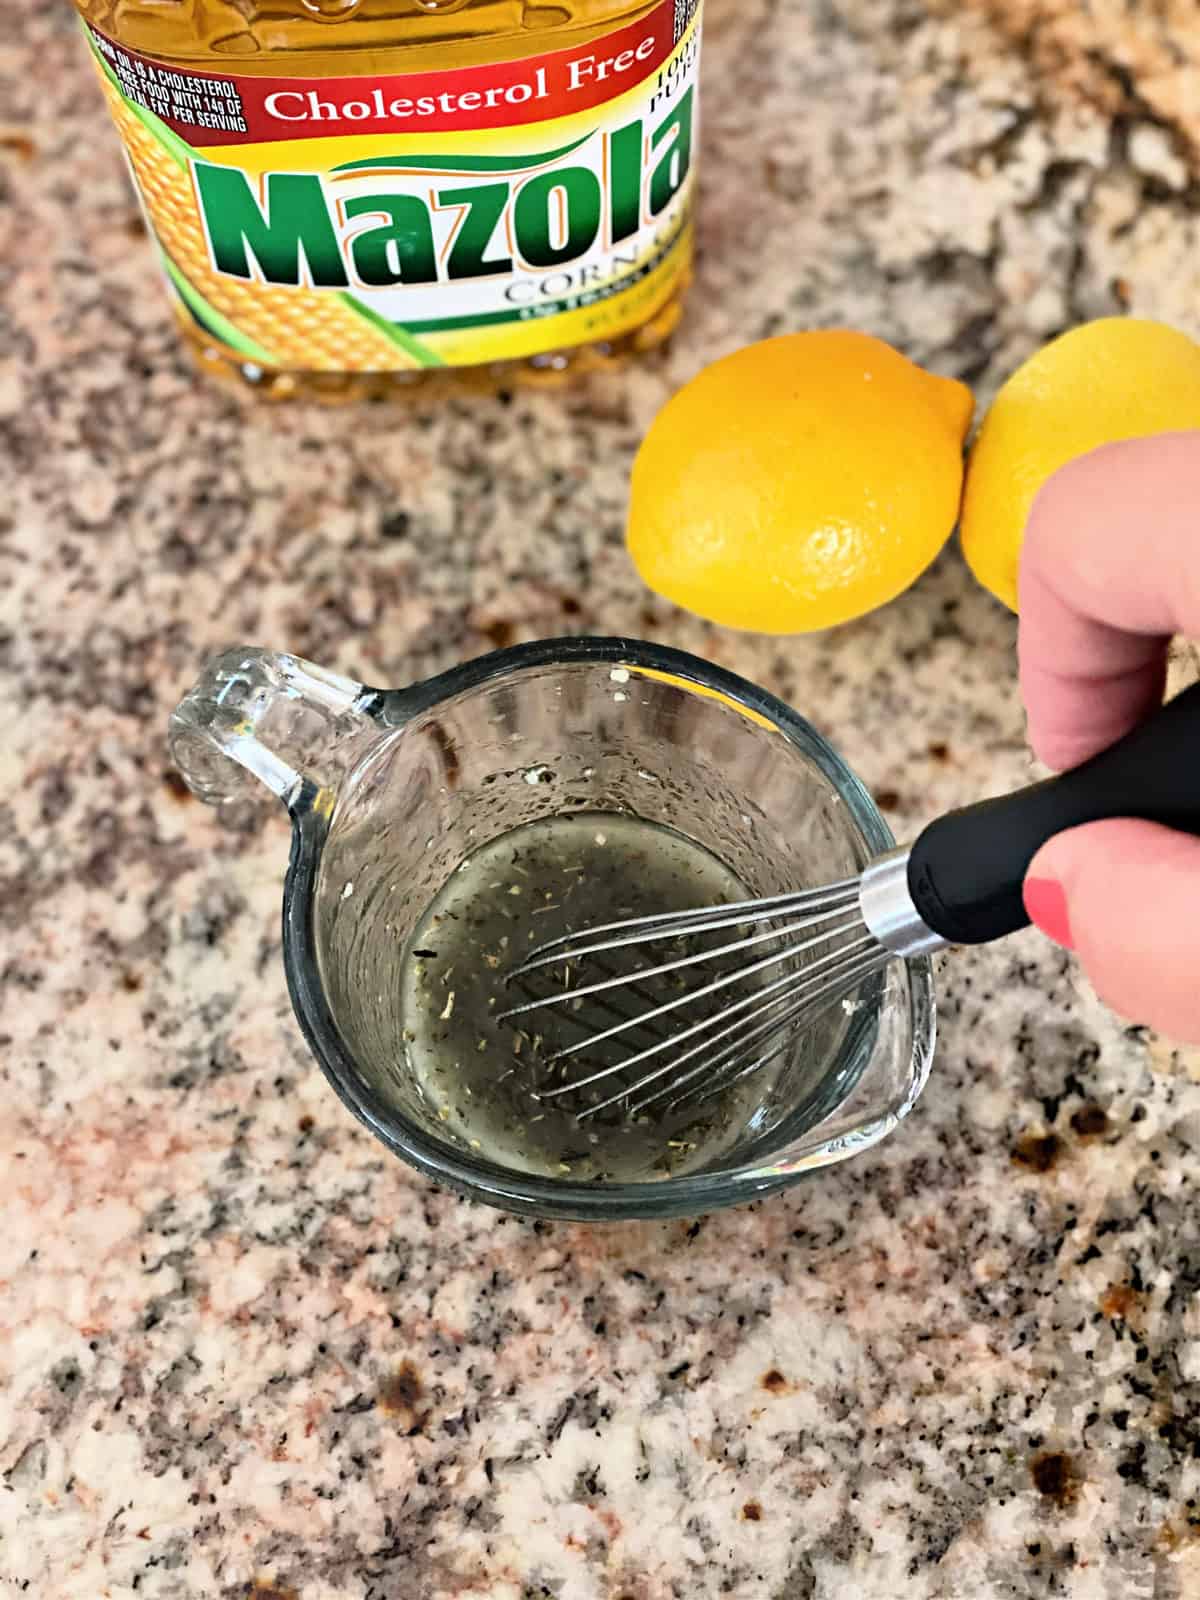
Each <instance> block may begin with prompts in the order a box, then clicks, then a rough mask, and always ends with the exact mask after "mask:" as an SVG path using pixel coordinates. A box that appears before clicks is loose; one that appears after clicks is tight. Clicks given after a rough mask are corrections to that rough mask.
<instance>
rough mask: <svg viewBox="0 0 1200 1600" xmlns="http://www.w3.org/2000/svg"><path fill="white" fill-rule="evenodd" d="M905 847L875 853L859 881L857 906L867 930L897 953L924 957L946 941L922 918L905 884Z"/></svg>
mask: <svg viewBox="0 0 1200 1600" xmlns="http://www.w3.org/2000/svg"><path fill="white" fill-rule="evenodd" d="M910 854H911V852H910V851H909V849H908V848H907V847H901V848H899V849H896V850H889V851H888V852H887V854H886V855H882V856H877V857H876V858H875V860H874V861H872V862H870V863H869V864H868V865H867V866H866V867H864V869H863V875H862V877H861V878H860V879H859V882H858V906H859V910H860V911H861V912H862V919H863V921H864V922H865V923H866V925H867V928H868V930H869V931H870V932H871V933H873V934H874V935H875V937H876V938H877V939H878V940H879V942H880V944H881V945H883V946H884V947H885V949H888V950H890V951H891V952H892V954H893V955H897V956H906V957H907V956H927V955H932V954H933V952H934V951H935V950H944V949H945V947H946V941H945V939H943V938H942V936H941V935H940V934H937V933H934V931H933V929H932V928H930V927H929V926H928V925H927V924H926V923H925V922H924V921H922V919H921V914H920V912H919V911H918V910H917V908H916V906H915V905H914V904H913V899H912V893H911V891H910V890H909V887H908V858H909V855H910Z"/></svg>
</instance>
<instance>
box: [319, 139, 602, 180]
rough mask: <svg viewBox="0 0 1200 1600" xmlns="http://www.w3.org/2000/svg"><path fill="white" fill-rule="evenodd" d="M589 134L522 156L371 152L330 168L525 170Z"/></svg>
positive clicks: (577, 144)
mask: <svg viewBox="0 0 1200 1600" xmlns="http://www.w3.org/2000/svg"><path fill="white" fill-rule="evenodd" d="M591 137H592V136H591V134H590V133H585V134H584V135H583V137H582V139H575V140H573V141H572V142H571V143H570V144H564V145H562V146H560V148H559V149H557V150H536V151H534V152H532V153H531V154H529V155H523V156H521V155H511V156H446V155H433V156H422V155H403V156H371V157H370V158H369V159H364V160H362V161H346V162H344V163H343V164H342V165H341V166H340V167H334V168H332V169H331V170H332V171H334V172H370V171H371V170H372V169H373V168H376V167H386V168H387V169H388V170H389V171H391V172H463V173H470V172H525V171H526V170H527V169H528V168H530V167H542V166H545V165H546V163H547V162H549V161H561V160H562V158H563V157H564V156H569V155H570V154H571V153H572V152H573V151H575V150H578V149H579V147H580V145H581V144H586V143H587V142H588V140H589V139H590V138H591Z"/></svg>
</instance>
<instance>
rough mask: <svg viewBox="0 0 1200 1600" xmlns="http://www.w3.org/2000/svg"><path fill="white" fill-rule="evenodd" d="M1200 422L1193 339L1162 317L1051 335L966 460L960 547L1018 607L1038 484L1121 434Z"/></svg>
mask: <svg viewBox="0 0 1200 1600" xmlns="http://www.w3.org/2000/svg"><path fill="white" fill-rule="evenodd" d="M1187 428H1200V345H1198V344H1196V343H1195V341H1194V340H1192V339H1189V338H1188V337H1187V335H1186V334H1183V333H1180V332H1178V330H1177V329H1175V328H1168V327H1166V326H1165V325H1164V324H1163V323H1161V322H1143V321H1139V320H1137V319H1136V318H1132V317H1105V318H1102V319H1101V320H1100V321H1098V322H1088V323H1084V324H1083V326H1082V327H1079V328H1073V329H1072V330H1071V331H1070V333H1064V334H1063V335H1062V337H1061V338H1058V339H1055V340H1054V341H1053V343H1052V344H1048V345H1046V346H1045V348H1044V349H1042V350H1039V351H1038V353H1037V354H1036V355H1035V356H1031V357H1030V359H1029V360H1028V361H1027V362H1026V363H1025V364H1024V366H1022V367H1019V368H1018V369H1017V371H1016V372H1014V373H1013V375H1012V377H1011V378H1010V379H1009V380H1008V382H1007V383H1006V384H1005V385H1004V387H1003V388H1002V389H1001V390H1000V392H999V394H998V395H997V396H996V399H995V402H994V404H993V405H992V408H991V410H990V411H989V412H988V414H987V416H986V417H985V418H984V420H983V424H982V426H981V427H980V429H979V435H978V437H977V439H976V440H975V444H974V446H973V448H972V450H971V454H970V457H969V459H968V462H967V486H966V493H965V498H964V500H963V511H962V547H963V554H964V555H965V556H966V558H967V562H968V564H969V566H970V568H971V571H972V572H973V573H974V574H975V576H976V577H977V578H978V579H979V581H980V583H981V584H983V586H984V588H985V589H989V590H990V591H991V592H992V594H994V595H995V596H996V598H997V599H999V600H1003V602H1004V604H1005V605H1006V606H1009V607H1011V609H1012V610H1013V611H1015V610H1016V609H1017V563H1018V559H1019V557H1020V554H1021V541H1022V539H1023V537H1024V534H1025V524H1026V522H1027V520H1028V518H1029V513H1030V510H1031V509H1032V507H1033V502H1034V499H1035V498H1036V496H1037V492H1038V490H1039V489H1040V488H1041V487H1042V485H1043V484H1044V483H1045V482H1046V480H1047V478H1050V477H1052V476H1053V474H1054V473H1055V472H1057V471H1058V469H1059V467H1063V466H1066V464H1067V462H1068V461H1074V460H1075V459H1076V458H1077V457H1079V456H1084V455H1087V454H1088V452H1089V451H1091V450H1095V449H1098V448H1099V446H1100V445H1103V444H1111V443H1113V442H1115V441H1116V440H1118V439H1138V438H1142V437H1144V436H1145V435H1146V434H1151V433H1168V432H1175V431H1178V430H1183V429H1187Z"/></svg>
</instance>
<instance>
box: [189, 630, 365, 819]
mask: <svg viewBox="0 0 1200 1600" xmlns="http://www.w3.org/2000/svg"><path fill="white" fill-rule="evenodd" d="M378 698H379V696H378V694H377V693H376V691H375V690H373V689H368V688H366V687H365V686H364V685H363V684H361V683H356V682H355V680H354V679H353V678H345V677H343V676H342V675H341V674H340V673H337V672H329V671H327V670H326V669H325V668H324V667H317V666H314V665H313V664H312V662H311V661H302V660H301V659H300V658H299V657H298V656H290V655H283V654H280V653H278V652H275V651H271V650H256V649H254V648H252V647H239V648H237V649H233V650H226V651H224V652H222V654H221V655H219V656H214V657H213V659H212V660H211V661H210V662H209V663H208V665H207V666H206V667H205V668H204V670H203V672H202V673H201V674H200V677H199V678H198V679H197V681H196V684H195V687H194V688H193V689H191V690H190V691H189V693H188V694H186V695H185V696H184V698H183V700H182V701H180V703H179V705H178V706H177V707H176V709H175V711H174V712H173V713H172V715H171V720H170V724H169V727H168V735H167V737H168V744H169V747H170V752H171V759H172V761H173V763H174V765H175V766H176V767H177V768H178V769H179V771H180V773H181V774H182V775H183V778H184V780H185V782H186V783H187V785H188V788H189V789H191V791H192V793H193V794H195V795H196V796H197V797H198V798H199V799H201V800H205V801H207V802H208V804H210V805H224V804H226V803H228V802H230V801H234V800H239V799H244V798H245V797H246V795H247V794H248V793H252V792H253V785H252V784H251V782H250V779H251V778H257V779H258V780H259V782H260V783H264V784H265V785H266V786H267V788H268V789H270V791H271V793H272V794H274V795H276V796H277V797H278V798H279V799H280V800H282V801H283V803H284V804H285V805H286V806H288V807H289V809H292V808H294V807H295V806H296V805H297V804H299V802H300V801H301V799H302V797H304V796H305V795H307V796H308V797H309V798H310V799H312V800H313V801H314V803H315V802H316V800H317V799H318V797H319V796H320V795H322V794H325V795H328V796H329V797H330V798H332V796H333V794H334V793H335V792H336V789H337V785H338V783H339V781H340V780H341V778H342V776H343V775H344V773H345V772H346V771H347V769H348V768H349V766H350V764H351V762H352V761H353V760H355V759H357V756H358V755H359V753H360V752H361V746H362V742H363V736H364V735H370V734H375V733H377V732H378V729H377V728H376V725H375V723H374V721H373V720H372V716H371V711H372V708H373V705H374V702H375V701H377V700H378Z"/></svg>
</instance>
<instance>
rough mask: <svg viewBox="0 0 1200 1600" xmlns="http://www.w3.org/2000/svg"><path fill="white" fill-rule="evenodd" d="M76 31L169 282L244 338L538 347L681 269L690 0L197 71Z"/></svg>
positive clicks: (339, 366)
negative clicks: (328, 70) (369, 63)
mask: <svg viewBox="0 0 1200 1600" xmlns="http://www.w3.org/2000/svg"><path fill="white" fill-rule="evenodd" d="M86 31H87V33H88V37H89V39H90V42H91V45H92V47H93V51H94V54H95V58H96V62H97V65H98V67H99V69H100V73H101V77H102V81H103V84H104V89H105V93H106V96H107V98H108V101H109V105H110V108H111V110H112V112H113V116H114V117H115V119H116V121H117V125H118V127H119V130H120V132H121V136H122V138H123V140H124V143H125V148H126V153H127V155H128V157H129V164H130V167H131V169H132V173H133V178H134V182H135V184H136V186H137V189H138V191H139V193H140V196H141V199H142V203H143V209H144V212H145V215H146V220H147V223H148V225H149V227H150V229H151V232H152V235H153V237H154V238H155V239H156V241H157V243H158V246H159V249H160V251H161V254H162V258H163V265H164V268H165V270H166V272H167V275H168V278H169V279H170V282H171V285H172V287H173V289H174V292H175V294H176V295H177V296H178V298H179V300H180V302H181V306H182V308H183V309H184V310H185V311H186V314H187V316H188V317H190V318H192V319H194V320H195V322H197V323H198V324H199V325H200V326H201V327H202V328H203V329H204V330H206V331H207V333H208V334H209V335H210V336H212V337H213V338H215V339H216V340H219V341H220V342H221V343H222V344H224V345H225V346H226V347H228V348H229V349H231V350H232V351H233V352H235V354H236V355H238V356H239V357H240V358H241V359H242V360H243V361H245V362H248V363H252V364H258V365H262V366H265V367H279V368H285V369H287V370H291V371H309V372H321V371H326V372H344V371H381V372H382V371H395V370H398V369H401V368H412V367H426V366H444V365H449V366H472V365H476V364H479V363H484V362H491V361H504V360H510V359H522V358H528V357H530V356H535V355H538V354H540V353H542V352H545V351H549V350H556V349H561V348H565V347H568V346H571V345H576V344H582V343H589V342H592V341H595V340H605V339H611V338H615V337H618V336H619V335H621V334H623V333H627V332H629V331H630V330H631V329H633V328H636V327H637V326H638V325H639V324H641V323H643V322H645V321H646V320H647V319H648V318H649V317H651V316H653V315H654V314H655V312H656V311H657V310H659V309H660V308H661V307H662V306H663V305H664V304H665V303H666V302H667V301H668V300H669V299H670V298H671V296H672V295H673V294H674V292H675V291H676V289H677V288H678V286H679V282H680V279H681V276H682V274H683V273H684V272H685V271H686V269H687V264H688V258H689V255H690V247H691V239H690V212H691V197H692V189H693V186H694V169H695V156H696V133H697V112H696V77H697V66H698V60H699V51H700V17H699V0H660V3H659V4H658V5H657V6H656V7H655V9H654V10H653V11H651V12H650V13H649V14H648V15H647V16H645V17H643V19H642V20H641V21H640V22H636V23H632V24H630V25H628V26H626V27H622V28H620V29H617V30H616V31H614V32H612V33H610V34H608V35H606V36H605V37H603V38H599V39H593V40H592V41H591V42H590V43H588V44H586V45H579V46H576V47H574V48H572V49H570V50H560V51H556V52H553V53H551V54H545V55H539V56H530V57H526V58H524V59H523V60H518V61H506V62H498V63H496V64H494V65H490V66H474V67H462V68H457V69H453V70H449V71H444V72H414V73H402V74H389V75H387V76H383V77H372V76H369V75H356V76H353V77H343V78H266V77H251V76H247V75H244V74H232V73H231V74H216V73H209V72H193V71H190V70H184V69H176V68H172V67H167V66H164V65H163V64H162V63H160V62H157V61H153V60H151V59H150V58H149V57H147V56H142V55H139V54H137V53H136V52H134V51H132V50H127V49H126V48H125V47H124V46H121V45H118V44H116V43H114V41H112V40H111V39H109V38H107V37H105V36H104V35H103V34H101V33H99V32H98V31H97V30H96V29H94V28H88V29H87V30H86Z"/></svg>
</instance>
